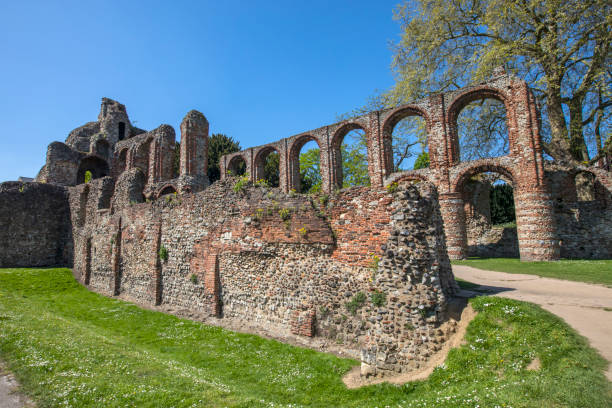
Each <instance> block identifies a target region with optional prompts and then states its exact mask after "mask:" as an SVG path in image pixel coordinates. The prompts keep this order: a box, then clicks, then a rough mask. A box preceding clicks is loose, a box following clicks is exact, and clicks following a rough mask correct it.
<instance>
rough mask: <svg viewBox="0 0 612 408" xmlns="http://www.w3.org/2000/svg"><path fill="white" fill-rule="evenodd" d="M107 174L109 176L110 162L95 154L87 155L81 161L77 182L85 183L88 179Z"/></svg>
mask: <svg viewBox="0 0 612 408" xmlns="http://www.w3.org/2000/svg"><path fill="white" fill-rule="evenodd" d="M86 175H87V177H86ZM106 176H108V163H107V162H106V161H105V160H103V159H101V158H99V157H95V156H90V157H86V158H84V159H83V160H81V163H79V168H78V170H77V179H76V184H83V183H85V181H86V179H88V180H87V181H89V179H91V180H95V179H98V178H101V177H106Z"/></svg>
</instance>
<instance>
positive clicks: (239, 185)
mask: <svg viewBox="0 0 612 408" xmlns="http://www.w3.org/2000/svg"><path fill="white" fill-rule="evenodd" d="M248 184H249V175H248V174H245V175H243V176H241V177H238V180H236V183H235V184H234V187H233V190H234V193H240V192H242V191H243V190H244V189H245V188H246V186H247V185H248Z"/></svg>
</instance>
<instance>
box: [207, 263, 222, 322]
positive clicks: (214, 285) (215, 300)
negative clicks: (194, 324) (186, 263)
mask: <svg viewBox="0 0 612 408" xmlns="http://www.w3.org/2000/svg"><path fill="white" fill-rule="evenodd" d="M220 289H221V284H220V280H219V255H218V254H217V253H209V254H208V255H207V256H206V260H205V261H204V291H205V292H206V294H207V295H210V296H211V297H212V304H211V309H210V315H211V316H217V317H219V316H221V299H220V296H219V292H220Z"/></svg>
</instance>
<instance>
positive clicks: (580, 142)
mask: <svg viewBox="0 0 612 408" xmlns="http://www.w3.org/2000/svg"><path fill="white" fill-rule="evenodd" d="M582 102H583V101H582V98H578V97H574V98H572V99H571V100H570V101H569V103H568V107H569V113H570V148H571V153H572V157H573V158H574V160H577V161H579V162H588V161H589V152H588V150H587V147H586V143H585V142H584V134H583V133H582V129H583V127H582Z"/></svg>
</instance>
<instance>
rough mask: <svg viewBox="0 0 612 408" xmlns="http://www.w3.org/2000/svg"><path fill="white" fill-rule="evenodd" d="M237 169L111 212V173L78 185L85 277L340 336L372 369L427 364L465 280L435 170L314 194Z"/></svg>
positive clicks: (181, 303)
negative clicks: (430, 176)
mask: <svg viewBox="0 0 612 408" xmlns="http://www.w3.org/2000/svg"><path fill="white" fill-rule="evenodd" d="M235 181H236V180H233V179H228V180H226V181H221V182H218V183H215V184H214V185H212V186H211V187H209V188H208V189H206V190H204V191H202V192H199V193H195V194H187V195H182V196H181V195H176V196H175V195H170V196H165V197H161V198H159V199H158V200H154V201H152V202H145V203H133V202H132V203H128V204H127V205H125V206H124V207H121V208H120V207H119V206H117V207H115V208H114V209H113V212H112V213H111V211H110V209H109V208H104V205H105V204H107V203H108V207H110V204H109V203H110V202H111V201H113V200H111V199H105V198H104V197H105V196H106V193H105V191H106V187H105V186H108V185H109V184H111V183H112V179H111V178H109V177H106V178H102V179H99V180H94V181H92V182H91V183H88V184H84V185H79V186H76V187H72V188H70V204H71V209H72V214H73V225H74V231H75V232H74V233H75V248H76V256H75V267H74V274H75V277H76V278H77V279H78V280H79V281H81V282H83V283H84V284H87V285H88V286H89V287H90V288H91V289H92V290H96V291H98V292H101V293H105V294H107V295H121V296H123V297H125V298H128V299H131V300H134V301H136V302H139V303H142V304H149V305H154V304H161V305H162V306H168V307H172V308H175V310H183V311H195V312H197V313H199V314H200V315H201V314H206V315H208V316H217V317H222V318H221V319H220V320H219V324H221V325H224V324H228V325H229V324H235V323H236V322H244V323H245V325H247V326H248V327H249V328H250V330H252V331H255V332H261V333H265V334H272V335H275V336H277V337H281V338H286V337H287V336H291V335H294V336H305V337H313V336H320V337H326V338H329V339H330V340H331V341H332V344H337V343H343V344H344V345H345V347H346V349H347V350H353V351H352V352H353V355H354V356H359V355H361V356H362V360H363V364H364V366H363V367H364V373H365V374H376V373H378V374H381V375H382V374H384V373H389V372H401V371H404V370H407V369H411V368H415V367H416V366H417V365H418V364H420V363H422V362H423V361H425V360H426V359H427V358H428V357H429V356H430V355H431V353H433V352H435V351H436V350H438V349H439V347H440V344H441V342H443V341H444V340H445V339H446V338H447V336H448V335H449V334H450V333H452V331H453V327H452V324H451V323H449V322H448V317H447V314H446V305H447V303H448V301H449V300H450V299H451V298H452V296H453V294H454V293H456V291H457V286H456V284H455V282H454V279H453V275H452V272H451V268H450V262H449V260H448V256H447V254H446V247H445V242H444V234H443V232H442V218H441V215H440V211H439V207H438V200H437V192H436V190H435V188H434V187H433V186H432V185H431V184H429V183H417V184H413V183H411V182H409V181H404V182H401V183H399V185H398V186H397V188H396V189H395V190H394V191H392V192H390V191H386V190H377V191H373V190H371V189H367V188H364V189H353V190H348V191H342V192H339V193H338V194H336V195H334V196H332V197H331V198H330V199H329V200H325V199H319V200H311V198H309V197H307V196H303V195H296V194H292V193H288V194H287V193H283V192H282V191H280V190H278V189H269V188H266V187H247V188H245V189H244V190H241V191H237V192H236V191H233V186H234V183H235ZM119 184H120V182H118V183H117V185H119ZM114 202H118V201H114ZM83 213H84V216H83ZM367 236H370V237H371V238H372V239H363V238H364V237H367ZM162 253H165V254H166V255H167V256H166V255H162ZM360 297H361V300H359V299H360ZM377 297H378V299H379V300H378V301H375V300H373V299H376V298H377ZM355 299H358V300H359V301H355ZM351 301H353V302H356V303H355V305H354V308H351V307H349V306H348V305H347V304H349V303H350V302H351Z"/></svg>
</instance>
